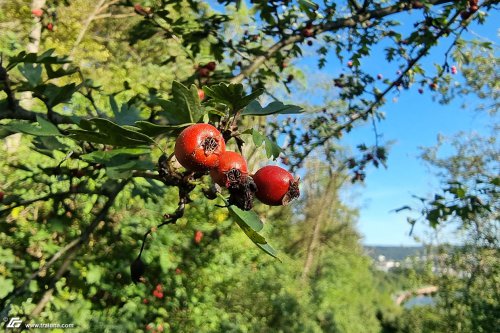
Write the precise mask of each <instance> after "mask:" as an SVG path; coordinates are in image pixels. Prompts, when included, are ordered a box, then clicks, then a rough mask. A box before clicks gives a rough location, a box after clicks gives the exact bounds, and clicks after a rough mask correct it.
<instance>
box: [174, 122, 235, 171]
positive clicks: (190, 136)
mask: <svg viewBox="0 0 500 333" xmlns="http://www.w3.org/2000/svg"><path fill="white" fill-rule="evenodd" d="M225 151H226V143H225V142H224V138H223V137H222V134H221V133H220V132H219V131H218V130H217V129H216V128H215V127H214V126H212V125H210V124H195V125H191V126H189V127H187V128H185V129H184V130H183V131H182V132H181V134H180V135H179V136H178V137H177V140H176V142H175V157H176V158H177V161H179V163H180V164H181V165H182V166H183V167H185V168H186V169H189V170H194V171H205V170H209V169H212V168H214V167H216V166H217V165H218V164H219V156H220V155H221V154H222V153H224V152H225Z"/></svg>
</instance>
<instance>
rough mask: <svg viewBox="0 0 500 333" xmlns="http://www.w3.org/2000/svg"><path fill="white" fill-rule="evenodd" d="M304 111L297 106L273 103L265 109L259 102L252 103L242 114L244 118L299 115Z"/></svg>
mask: <svg viewBox="0 0 500 333" xmlns="http://www.w3.org/2000/svg"><path fill="white" fill-rule="evenodd" d="M302 111H303V109H302V108H301V107H300V106H297V105H287V104H283V103H281V102H277V101H275V102H271V103H269V104H268V105H267V106H266V107H265V108H263V107H262V106H261V105H260V103H259V102H257V101H252V102H251V103H250V104H249V105H248V106H247V107H246V108H245V110H243V112H242V113H241V115H242V116H267V115H270V114H297V113H301V112H302Z"/></svg>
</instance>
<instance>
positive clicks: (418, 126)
mask: <svg viewBox="0 0 500 333" xmlns="http://www.w3.org/2000/svg"><path fill="white" fill-rule="evenodd" d="M247 2H248V1H247ZM211 3H212V2H211ZM215 8H218V9H219V10H223V7H222V6H215ZM396 18H397V19H398V20H401V23H402V25H401V26H400V27H398V28H397V29H396V30H397V31H398V32H401V33H403V36H405V35H406V36H407V35H409V33H411V31H412V30H413V29H414V28H413V22H414V21H415V20H416V19H422V12H421V11H416V12H413V13H410V14H408V13H403V14H398V16H397V17H396ZM499 22H500V15H499V13H498V12H496V13H492V14H491V16H490V17H489V18H488V19H487V22H486V24H485V25H482V26H478V25H473V26H471V27H470V28H469V32H468V33H465V34H464V35H463V36H464V38H466V39H472V38H473V37H475V36H476V35H480V36H483V37H486V38H488V39H489V40H490V41H493V42H494V43H495V44H496V45H497V51H498V44H499V38H498V35H497V32H498V31H499V28H500V25H499ZM340 33H342V32H340ZM450 43H451V40H445V41H444V42H443V43H440V45H438V46H436V47H434V48H433V49H432V51H431V54H430V55H429V56H428V57H426V58H425V59H424V61H423V64H424V67H425V68H426V69H427V70H429V69H430V73H432V69H433V65H432V64H433V63H438V64H442V63H443V60H444V58H443V54H444V52H445V51H446V50H447V48H448V47H449V45H450ZM318 44H319V42H318V41H314V44H313V46H312V47H307V46H304V47H305V48H304V55H305V57H304V58H302V59H300V60H295V61H294V62H293V64H294V65H296V66H298V67H300V68H301V69H302V70H303V71H304V74H305V82H307V86H308V87H309V89H308V90H306V91H304V90H302V89H298V91H297V90H296V89H293V88H292V91H293V93H292V95H288V94H282V93H278V94H277V95H278V96H279V98H280V99H282V100H283V102H285V103H293V102H294V101H295V102H296V103H297V101H298V100H299V101H302V102H303V101H305V100H307V102H308V103H310V104H320V103H321V100H322V98H323V96H320V95H319V93H318V94H316V95H315V94H314V89H311V88H312V87H314V85H315V84H316V83H318V81H320V80H331V78H332V77H333V76H335V75H338V74H339V73H341V72H342V71H346V67H345V62H346V61H347V60H345V61H344V64H340V63H339V62H338V60H333V61H331V62H329V63H328V64H327V66H326V67H325V68H324V69H322V70H318V69H317V57H316V54H315V52H314V51H315V49H316V47H317V45H318ZM383 47H384V45H378V46H377V47H374V48H373V49H372V53H371V55H370V56H369V57H367V58H364V59H363V60H362V68H363V70H367V71H370V72H371V74H372V75H374V76H375V75H376V74H378V73H381V74H383V76H384V78H389V79H395V78H396V77H397V75H396V71H397V69H398V68H397V64H396V63H391V64H387V62H386V60H385V57H384V53H383ZM330 58H331V59H333V58H334V56H331V57H330ZM451 65H453V63H450V66H451ZM284 75H287V74H284ZM459 77H460V75H459V74H458V75H457V79H459ZM294 86H295V88H296V87H297V86H296V84H295V83H294V84H292V87H294ZM379 88H381V89H383V88H384V86H383V85H382V84H381V85H380V87H379ZM417 89H418V86H414V87H412V89H410V90H409V91H403V92H402V93H401V94H400V95H399V96H396V95H390V96H388V98H387V99H388V103H387V104H386V105H385V106H384V107H383V108H382V111H384V112H385V114H386V119H385V120H383V121H382V122H380V123H378V126H377V128H378V132H379V134H381V135H382V140H381V141H382V143H383V142H389V141H394V143H393V144H392V146H391V149H390V153H389V159H388V163H387V164H388V167H387V169H385V168H383V167H381V168H379V169H374V168H373V167H371V168H369V169H368V170H367V178H366V181H365V184H364V186H359V187H355V188H354V189H353V190H352V191H351V190H348V191H347V192H346V200H348V201H347V203H348V204H350V205H354V206H357V207H359V209H360V217H359V223H358V229H359V231H360V232H361V234H362V235H363V243H365V244H369V245H417V244H420V243H418V242H416V241H415V240H414V239H413V238H412V237H410V236H409V235H408V232H409V230H410V225H409V224H408V223H407V222H406V216H407V213H399V214H398V213H395V212H393V211H394V209H396V208H399V207H402V206H404V205H408V204H415V203H416V202H415V201H414V199H413V198H412V195H419V196H426V195H427V194H430V193H433V190H436V189H437V188H438V187H437V185H438V179H436V178H435V177H434V176H433V174H432V172H431V170H429V169H428V167H426V166H425V165H424V163H423V162H422V161H421V160H420V159H419V158H418V155H419V152H420V150H419V147H422V146H433V145H435V144H436V143H437V136H438V134H442V135H445V136H451V135H453V134H456V133H457V132H459V131H478V132H487V133H488V134H489V133H490V125H491V121H492V118H491V117H490V116H488V115H485V114H480V113H478V112H475V111H474V107H473V106H474V104H476V103H477V101H474V99H473V98H472V99H471V97H470V96H468V97H467V102H468V104H469V106H470V108H469V109H463V108H462V107H461V104H462V102H463V100H461V99H457V100H455V101H453V102H452V103H450V104H448V105H440V104H438V103H437V102H434V101H433V100H432V97H431V94H430V91H429V90H428V89H426V91H425V93H424V94H423V95H421V94H419V93H418V91H417ZM323 93H324V91H323ZM328 93H329V92H328ZM331 93H332V94H334V95H336V94H338V91H332V92H331ZM393 97H397V102H393V101H392V98H393ZM320 105H321V104H320ZM497 122H498V119H497ZM341 143H343V144H346V145H350V146H352V147H354V146H356V145H357V144H359V143H367V144H374V133H373V129H372V126H371V124H367V125H365V126H362V127H357V128H355V129H354V130H353V131H351V132H350V133H348V134H346V135H345V137H344V139H343V140H342V142H341ZM427 231H428V229H426V228H425V227H424V226H423V225H422V224H418V225H417V226H416V227H415V234H416V235H424V234H425V233H426V232H427ZM448 236H449V234H448ZM447 239H448V240H451V241H453V238H450V237H448V238H447Z"/></svg>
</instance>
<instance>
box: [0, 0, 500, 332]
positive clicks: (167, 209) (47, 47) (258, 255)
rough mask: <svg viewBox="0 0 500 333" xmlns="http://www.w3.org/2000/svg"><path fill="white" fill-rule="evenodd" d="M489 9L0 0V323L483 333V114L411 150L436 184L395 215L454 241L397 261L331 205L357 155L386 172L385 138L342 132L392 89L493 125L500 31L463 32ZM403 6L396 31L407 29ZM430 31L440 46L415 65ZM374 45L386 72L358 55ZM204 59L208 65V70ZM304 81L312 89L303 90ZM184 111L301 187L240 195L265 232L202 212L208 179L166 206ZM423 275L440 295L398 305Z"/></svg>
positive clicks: (219, 212)
mask: <svg viewBox="0 0 500 333" xmlns="http://www.w3.org/2000/svg"><path fill="white" fill-rule="evenodd" d="M497 5H498V4H497V2H495V1H483V2H479V3H478V2H477V1H473V0H471V1H440V0H439V1H438V0H428V1H425V0H424V1H392V0H390V1H360V2H358V1H340V2H339V1H337V2H331V1H322V2H319V1H318V2H316V3H315V2H312V1H307V0H305V1H222V0H221V1H207V2H203V1H188V0H185V1H166V0H158V1H143V2H140V3H131V2H129V1H120V0H98V1H84V0H72V1H62V0H61V1H60V0H32V1H31V2H29V1H0V29H1V31H2V33H1V34H0V52H1V53H2V64H1V66H0V88H1V92H0V125H1V126H0V135H1V137H2V138H4V139H3V143H4V144H3V145H1V146H0V156H1V158H0V317H1V318H4V317H5V318H12V317H21V318H22V320H23V321H24V322H52V323H74V324H75V325H76V328H75V329H74V330H75V331H77V332H88V331H91V332H99V331H103V332H136V331H137V332H140V331H155V332H163V331H164V332H353V333H355V332H494V331H496V330H497V327H500V322H499V319H498V313H500V308H499V307H500V306H499V304H500V296H499V295H500V288H499V287H500V264H499V258H500V256H499V253H498V252H499V243H498V227H499V223H498V221H499V220H498V202H499V201H498V187H499V178H498V171H499V170H498V169H499V168H498V161H499V156H498V152H499V149H498V144H497V143H496V141H495V140H496V139H495V138H496V132H495V130H496V128H492V131H493V133H492V135H491V137H488V136H486V135H484V136H479V135H476V136H472V137H468V136H467V135H459V136H457V138H455V139H449V140H448V141H446V140H444V139H443V142H440V143H439V144H438V145H437V146H436V147H433V148H429V149H426V150H425V151H424V152H423V155H422V158H423V160H425V161H426V162H428V163H429V165H431V166H433V167H435V168H436V171H437V173H438V175H439V176H440V179H442V181H443V185H442V191H441V192H440V193H436V195H435V196H432V197H429V198H427V197H425V198H420V200H417V203H418V205H415V206H414V207H410V206H408V207H403V208H402V210H406V209H410V210H413V211H416V212H417V213H418V214H419V216H421V217H420V218H419V219H410V225H409V227H408V229H409V230H410V227H411V225H414V224H415V223H425V224H429V225H430V226H432V227H434V228H438V229H439V228H442V227H443V226H447V227H452V228H455V229H456V231H457V233H458V234H459V235H460V237H461V240H462V243H461V245H460V246H448V245H440V246H437V247H428V248H427V249H426V253H425V254H426V259H427V260H424V261H415V262H413V263H411V264H406V265H404V266H403V267H400V268H399V269H397V270H393V271H390V272H382V271H379V270H377V269H376V268H375V266H374V265H373V263H372V260H371V259H370V258H369V257H368V256H367V255H366V253H365V251H364V249H363V247H362V245H361V242H360V236H359V234H358V232H357V231H356V227H355V224H356V219H357V210H356V209H355V208H354V207H351V206H350V204H349V203H347V202H344V201H343V200H342V199H341V198H342V193H345V192H346V191H349V190H350V188H351V186H352V183H357V182H362V181H363V180H364V178H365V176H366V170H367V168H370V167H380V166H384V165H385V163H386V158H387V149H386V147H384V146H383V145H382V144H381V143H379V142H374V143H360V145H359V146H357V147H355V148H352V147H343V146H341V145H340V144H339V140H340V138H342V137H343V136H344V135H349V132H350V131H351V130H352V128H354V127H355V126H360V125H362V124H364V123H366V122H373V123H374V124H375V123H377V122H379V121H383V112H382V107H383V105H384V103H385V102H386V99H387V98H389V96H390V94H392V93H394V92H398V93H405V92H407V91H408V90H413V91H416V90H422V92H424V91H425V92H426V93H431V94H433V95H434V96H435V97H436V100H437V101H439V102H440V103H448V102H449V101H450V100H451V99H453V98H457V97H463V96H466V95H471V96H473V97H474V98H475V99H477V100H478V101H479V102H478V103H477V105H479V107H478V109H479V110H478V112H489V113H490V114H491V115H492V119H494V117H495V116H496V111H497V108H498V91H499V89H498V84H499V83H498V58H497V57H496V52H498V49H497V46H495V45H492V44H491V43H488V42H484V41H479V40H465V39H464V38H462V34H463V33H464V31H466V29H467V27H468V26H469V25H470V24H478V23H481V22H484V21H485V20H488V19H491V18H490V15H495V13H496V15H497V17H498V12H495V11H496V9H497V8H496V6H497ZM40 9H41V10H42V11H41V12H39V11H37V10H40ZM405 13H407V14H409V15H408V16H405V17H404V20H406V21H405V23H406V25H407V26H408V25H411V24H413V27H414V29H413V30H412V31H410V32H408V31H407V30H405V29H403V28H401V27H400V26H399V23H400V22H401V20H402V19H403V15H406V14H405ZM493 19H494V17H493ZM438 43H447V45H450V48H449V50H447V52H446V53H445V54H443V55H442V59H441V60H442V61H440V62H439V63H437V64H435V67H432V66H430V67H429V68H426V67H425V66H424V65H423V63H422V60H423V59H425V58H426V56H427V55H428V54H429V51H430V50H431V49H433V48H434V47H435V46H436V45H437V44H438ZM374 48H383V49H384V54H385V56H386V59H385V60H386V61H387V63H388V65H389V66H393V67H394V71H395V72H396V73H397V75H396V76H395V77H394V78H382V77H378V75H377V72H376V69H374V68H368V67H366V66H363V65H362V63H363V62H362V60H363V59H365V58H368V57H370V56H371V52H372V50H373V49H374ZM22 52H26V53H22ZM306 52H307V54H311V52H313V54H314V56H313V59H314V65H315V66H319V68H325V66H327V65H328V64H335V65H337V66H339V67H342V68H343V69H342V71H341V72H340V73H339V74H338V75H337V74H332V75H331V76H328V77H327V76H325V78H324V79H322V81H321V82H318V83H317V84H316V85H314V86H313V87H311V86H307V83H308V82H309V80H307V78H306V77H305V74H304V73H306V71H305V68H306V67H307V66H310V65H311V63H306V62H304V60H303V59H304V58H303V53H306ZM29 53H35V54H38V56H35V55H29ZM211 61H215V62H216V69H215V70H214V71H210V72H209V73H204V72H203V68H204V67H203V66H204V65H206V64H207V63H209V62H211ZM451 63H455V64H457V66H458V67H459V68H458V70H459V72H460V75H462V76H463V77H462V78H461V79H460V80H459V81H458V82H457V81H455V80H452V75H454V74H455V73H454V72H456V71H457V67H455V66H453V67H452V66H450V64H451ZM174 81H175V82H176V83H174ZM221 82H226V83H231V84H232V85H231V86H226V85H219V84H220V83H221ZM240 83H243V86H241V87H242V89H243V90H242V91H241V92H238V93H235V92H234V91H235V90H237V89H238V88H237V87H238V86H236V85H237V84H240ZM191 85H194V86H195V87H196V88H193V89H194V90H192V91H189V90H188V89H187V88H186V87H188V88H189V87H190V86H191ZM202 87H204V90H205V93H206V95H207V98H206V99H205V100H204V101H200V100H199V99H198V97H197V91H196V90H197V89H198V88H202ZM214 87H219V88H218V89H221V90H220V91H219V93H217V91H216V89H217V88H214ZM231 89H233V90H231ZM311 91H314V96H326V97H325V98H324V99H321V100H320V98H311V99H308V98H306V97H302V96H312V94H311ZM332 91H335V93H331V92H332ZM252 92H254V93H255V96H253V95H251V93H252ZM257 92H258V93H257ZM228 95H229V96H230V97H227V96H228ZM257 95H260V97H259V99H258V102H257V101H252V102H250V101H251V100H253V99H255V97H257ZM245 96H251V98H250V97H249V98H248V103H247V104H248V105H247V104H245V102H244V101H245ZM252 96H253V97H252ZM180 99H181V100H180ZM185 101H187V102H185ZM271 102H274V104H271ZM238 103H240V104H238ZM283 103H284V104H283ZM292 104H294V105H292ZM295 105H297V106H295ZM193 110H195V111H193ZM196 110H197V111H196ZM197 112H198V113H197ZM235 112H236V113H235ZM238 112H242V115H243V116H242V117H241V118H239V117H237V116H235V114H239V113H238ZM194 115H198V118H196V119H194V118H193V117H194ZM186 117H188V118H189V117H190V118H189V119H190V120H193V121H194V122H196V121H208V120H209V121H211V122H216V123H222V122H224V121H226V120H229V119H233V118H232V117H234V120H235V122H236V123H237V125H238V126H239V129H231V130H232V131H233V132H231V134H236V133H237V134H240V133H244V132H245V131H246V134H241V136H240V139H242V140H244V141H245V144H244V145H243V147H240V148H241V149H242V151H243V154H244V156H245V157H246V158H247V160H248V163H249V166H250V169H251V170H252V171H255V170H256V169H257V168H258V167H259V166H262V165H264V164H268V163H270V162H271V160H275V162H273V163H280V164H281V165H282V166H284V167H287V168H289V169H290V170H293V171H294V172H296V173H297V174H298V175H300V176H301V178H302V183H301V198H300V200H299V201H297V202H295V203H293V204H292V205H289V206H285V207H273V208H269V207H267V206H264V205H261V204H258V203H256V206H255V208H254V210H253V212H255V215H251V216H253V217H255V216H257V217H258V218H259V219H260V220H261V221H262V222H263V223H264V225H265V227H264V229H263V231H262V233H263V235H264V236H265V239H267V240H269V242H270V243H271V244H272V247H271V246H270V244H268V243H267V241H256V239H260V238H258V237H257V236H255V235H254V234H253V233H252V232H242V230H241V229H240V228H238V227H237V226H236V225H235V224H236V223H234V222H235V221H236V220H238V216H240V217H241V215H238V214H236V215H235V213H234V211H233V210H231V209H230V210H228V209H227V208H220V207H218V206H216V204H217V205H223V201H222V200H221V199H220V198H218V199H216V200H215V201H211V200H208V199H207V198H206V197H205V195H204V190H207V189H208V188H209V187H210V179H209V177H206V176H203V175H199V177H198V179H196V185H197V186H196V188H195V189H194V190H193V191H192V192H191V193H190V195H189V197H190V200H192V201H191V202H189V204H187V205H186V208H185V210H182V213H183V215H182V216H176V217H175V218H173V219H165V217H164V214H172V213H174V212H178V211H179V210H178V209H179V208H180V207H181V203H180V201H179V200H180V199H181V200H182V195H183V194H182V193H181V192H182V191H181V189H182V186H184V185H185V184H184V185H182V186H172V183H171V182H169V181H167V180H165V178H164V177H162V176H161V173H159V172H158V171H157V170H158V163H157V161H158V159H159V158H160V156H161V155H162V154H163V152H167V153H168V154H169V153H171V152H172V148H173V143H174V141H175V136H176V135H177V133H178V132H179V129H180V128H182V126H185V124H186V123H187V122H189V121H187V120H186ZM96 118H97V120H95V119H96ZM104 119H105V120H104ZM141 124H142V125H141ZM237 131H239V132H237ZM131 132H132V133H131ZM96 133H97V134H96ZM151 138H152V139H154V141H155V142H154V144H153V143H152V142H151V141H148V140H150V139H151ZM137 142H138V143H137ZM240 144H241V142H239V141H237V140H235V139H232V140H231V141H229V146H231V147H232V148H233V149H236V147H237V146H241V145H240ZM444 145H447V147H452V149H451V150H450V149H448V150H447V151H448V152H450V151H451V153H448V155H447V156H443V155H442V154H441V153H440V152H442V147H443V146H444ZM174 166H175V164H174ZM177 167H179V166H178V165H177ZM178 202H179V204H178ZM409 204H410V203H409ZM410 205H411V204H410ZM182 207H183V208H184V205H182ZM250 220H251V218H250V217H248V216H246V217H245V218H244V219H243V221H239V223H238V224H240V225H245V223H250V222H251V221H250ZM249 221H250V222H249ZM162 222H167V223H168V224H169V225H164V226H162V227H157V226H158V225H159V224H161V223H162ZM172 222H173V223H172ZM247 231H248V230H247ZM254 231H255V230H254ZM257 231H260V230H257ZM148 234H149V236H148ZM246 234H249V235H250V238H249V237H247V235H246ZM259 237H260V236H259ZM145 240H147V242H146V243H145V242H144V241H145ZM253 243H256V244H257V245H258V246H260V247H261V249H259V247H258V246H255V245H254V244H253ZM143 245H144V246H145V250H144V252H143V254H142V260H143V262H144V263H145V265H146V271H145V273H144V281H142V282H141V283H138V284H134V283H132V280H131V277H130V265H131V263H132V262H134V260H136V258H137V255H138V254H139V251H140V249H141V246H143ZM262 248H263V249H264V251H265V252H267V253H268V254H271V256H267V255H266V254H265V253H264V252H263V251H262ZM274 249H277V250H278V252H276V250H274ZM273 256H277V257H279V259H280V261H278V260H276V259H275V258H274V257H273ZM426 285H434V286H437V287H438V293H437V294H436V295H435V297H434V302H433V304H432V305H430V306H417V307H411V308H405V307H404V306H400V305H398V304H396V302H395V298H396V296H397V295H398V294H400V293H401V292H402V291H403V290H414V289H416V288H418V287H422V286H426Z"/></svg>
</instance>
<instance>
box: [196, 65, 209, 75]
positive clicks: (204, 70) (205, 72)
mask: <svg viewBox="0 0 500 333" xmlns="http://www.w3.org/2000/svg"><path fill="white" fill-rule="evenodd" d="M198 75H199V76H200V77H208V76H209V75H210V70H209V69H208V68H206V67H201V68H198Z"/></svg>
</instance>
